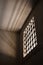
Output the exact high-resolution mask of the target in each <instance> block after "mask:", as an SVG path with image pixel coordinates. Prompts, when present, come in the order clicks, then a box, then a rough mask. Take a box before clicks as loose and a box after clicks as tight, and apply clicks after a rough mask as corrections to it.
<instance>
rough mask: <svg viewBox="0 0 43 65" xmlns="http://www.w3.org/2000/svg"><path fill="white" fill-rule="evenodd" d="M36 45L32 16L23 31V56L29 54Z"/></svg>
mask: <svg viewBox="0 0 43 65" xmlns="http://www.w3.org/2000/svg"><path fill="white" fill-rule="evenodd" d="M36 45H37V35H36V28H35V20H34V17H32V19H31V20H30V22H29V24H28V25H27V27H26V28H25V30H24V32H23V57H25V56H26V55H27V54H29V53H30V52H31V51H32V50H33V48H35V47H36Z"/></svg>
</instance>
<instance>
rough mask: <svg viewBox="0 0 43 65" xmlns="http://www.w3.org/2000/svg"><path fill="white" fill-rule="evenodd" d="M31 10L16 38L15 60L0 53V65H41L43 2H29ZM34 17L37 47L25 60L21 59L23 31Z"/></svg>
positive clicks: (42, 54) (42, 50)
mask: <svg viewBox="0 0 43 65" xmlns="http://www.w3.org/2000/svg"><path fill="white" fill-rule="evenodd" d="M31 2H32V4H33V9H32V11H31V13H30V15H29V16H28V18H27V19H26V21H25V23H24V25H23V27H22V29H21V30H20V31H18V32H17V33H18V36H17V56H16V58H14V57H11V56H7V55H5V54H2V53H0V65H22V64H23V65H43V0H38V1H37V3H36V0H33V1H32V0H31ZM33 16H34V17H35V23H36V33H37V42H38V45H37V46H36V48H35V49H34V50H33V51H32V52H31V53H30V54H29V55H27V56H26V57H25V58H23V54H22V53H23V51H22V50H23V31H24V29H25V27H26V26H27V24H28V23H29V20H30V19H31V18H32V17H33Z"/></svg>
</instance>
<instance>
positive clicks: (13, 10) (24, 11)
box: [0, 0, 32, 31]
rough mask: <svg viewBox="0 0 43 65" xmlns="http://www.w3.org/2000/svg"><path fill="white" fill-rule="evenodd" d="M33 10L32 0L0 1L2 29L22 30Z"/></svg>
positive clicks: (0, 23) (0, 25)
mask: <svg viewBox="0 0 43 65" xmlns="http://www.w3.org/2000/svg"><path fill="white" fill-rule="evenodd" d="M31 10H32V5H31V3H30V0H0V29H4V30H8V31H18V30H20V29H21V28H22V26H23V24H24V22H25V20H26V18H27V17H28V15H29V14H30V12H31Z"/></svg>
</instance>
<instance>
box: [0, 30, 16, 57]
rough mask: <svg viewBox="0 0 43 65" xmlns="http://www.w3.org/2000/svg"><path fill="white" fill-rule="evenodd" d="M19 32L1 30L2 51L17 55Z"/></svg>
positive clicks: (0, 44)
mask: <svg viewBox="0 0 43 65" xmlns="http://www.w3.org/2000/svg"><path fill="white" fill-rule="evenodd" d="M16 51H17V34H16V33H14V32H7V31H3V30H0V53H3V54H6V55H8V56H14V57H16Z"/></svg>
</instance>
